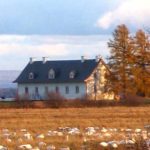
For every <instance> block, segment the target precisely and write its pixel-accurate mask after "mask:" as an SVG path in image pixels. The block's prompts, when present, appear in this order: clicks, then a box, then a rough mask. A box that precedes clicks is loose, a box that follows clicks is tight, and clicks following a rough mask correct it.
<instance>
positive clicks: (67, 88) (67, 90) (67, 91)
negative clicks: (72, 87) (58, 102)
mask: <svg viewBox="0 0 150 150" xmlns="http://www.w3.org/2000/svg"><path fill="white" fill-rule="evenodd" d="M66 94H69V87H68V86H66Z"/></svg>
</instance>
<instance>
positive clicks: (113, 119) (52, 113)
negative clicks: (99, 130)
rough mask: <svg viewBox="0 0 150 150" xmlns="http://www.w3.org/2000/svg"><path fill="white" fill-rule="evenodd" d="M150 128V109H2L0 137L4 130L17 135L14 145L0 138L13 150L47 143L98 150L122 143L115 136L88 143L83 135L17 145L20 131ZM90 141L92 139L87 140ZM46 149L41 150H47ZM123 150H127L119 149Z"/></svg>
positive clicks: (31, 141) (75, 149)
mask: <svg viewBox="0 0 150 150" xmlns="http://www.w3.org/2000/svg"><path fill="white" fill-rule="evenodd" d="M147 124H150V107H104V108H66V109H0V129H1V130H0V135H1V132H2V129H4V128H7V129H9V130H10V131H11V132H15V131H16V132H17V136H16V137H14V139H13V138H12V139H13V141H12V142H11V143H8V142H6V140H5V139H3V137H1V136H0V140H1V144H2V145H4V146H7V147H9V150H17V146H18V145H20V144H27V143H28V144H31V145H32V146H34V147H35V146H37V145H38V142H40V141H43V142H45V143H47V144H48V145H50V144H54V145H55V146H56V147H57V148H59V147H62V146H69V147H71V149H72V150H80V149H81V145H82V146H83V145H86V146H89V147H90V148H91V149H90V150H98V143H100V142H101V141H103V140H104V141H109V140H118V139H120V137H119V136H118V135H117V136H118V137H117V136H114V137H112V138H111V139H110V138H108V139H107V138H106V139H101V138H98V139H96V137H95V139H94V140H92V137H91V140H90V141H89V142H86V143H84V141H83V135H82V134H80V135H76V136H72V135H70V136H69V141H67V140H66V135H64V136H56V137H55V136H52V137H46V138H44V139H39V140H38V139H36V138H35V137H34V140H29V141H26V140H25V141H23V142H21V143H19V142H17V141H18V138H19V133H20V129H23V128H26V129H27V130H28V131H29V132H30V133H31V134H32V135H34V136H35V135H37V134H41V133H43V134H45V135H46V134H47V132H48V131H49V130H55V129H57V128H58V127H67V126H69V127H78V128H79V129H80V130H81V131H83V130H84V129H85V128H86V127H89V126H94V127H96V126H98V127H106V128H109V127H110V128H133V129H135V128H144V125H147ZM87 138H88V137H87ZM44 149H45V148H43V149H41V150H44ZM119 149H120V150H123V149H124V148H121V147H120V148H119Z"/></svg>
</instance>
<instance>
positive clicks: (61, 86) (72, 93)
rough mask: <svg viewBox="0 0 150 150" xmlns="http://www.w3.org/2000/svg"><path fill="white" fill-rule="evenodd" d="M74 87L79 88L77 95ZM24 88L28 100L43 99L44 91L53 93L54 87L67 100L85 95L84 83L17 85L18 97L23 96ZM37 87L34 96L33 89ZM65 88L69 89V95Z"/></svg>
mask: <svg viewBox="0 0 150 150" xmlns="http://www.w3.org/2000/svg"><path fill="white" fill-rule="evenodd" d="M76 86H78V87H79V93H76ZM25 87H28V91H29V93H28V94H29V98H30V99H45V97H46V90H45V87H47V88H48V92H55V91H56V87H58V88H59V93H60V94H61V95H62V96H63V97H65V98H67V99H75V98H80V97H82V96H84V95H85V94H86V85H85V83H60V84H18V95H19V96H20V97H23V96H25ZM36 87H38V94H39V95H38V96H36V94H35V88H36ZM66 87H69V93H68V94H67V93H66Z"/></svg>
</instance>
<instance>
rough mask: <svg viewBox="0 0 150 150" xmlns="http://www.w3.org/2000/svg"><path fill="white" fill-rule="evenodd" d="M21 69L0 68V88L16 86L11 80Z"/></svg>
mask: <svg viewBox="0 0 150 150" xmlns="http://www.w3.org/2000/svg"><path fill="white" fill-rule="evenodd" d="M20 72H21V71H17V70H0V89H1V88H16V87H17V84H15V83H13V81H14V80H15V79H16V78H17V77H18V75H19V74H20Z"/></svg>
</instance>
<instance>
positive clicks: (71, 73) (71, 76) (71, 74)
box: [69, 71, 75, 79]
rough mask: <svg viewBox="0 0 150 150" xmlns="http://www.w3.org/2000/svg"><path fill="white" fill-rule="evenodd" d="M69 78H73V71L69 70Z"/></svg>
mask: <svg viewBox="0 0 150 150" xmlns="http://www.w3.org/2000/svg"><path fill="white" fill-rule="evenodd" d="M69 78H70V79H74V78H75V71H71V72H70V73H69Z"/></svg>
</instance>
